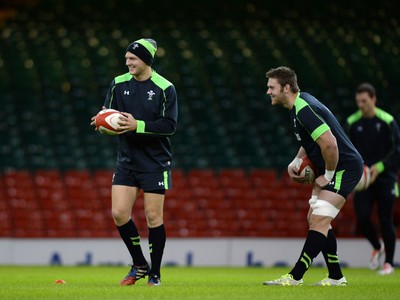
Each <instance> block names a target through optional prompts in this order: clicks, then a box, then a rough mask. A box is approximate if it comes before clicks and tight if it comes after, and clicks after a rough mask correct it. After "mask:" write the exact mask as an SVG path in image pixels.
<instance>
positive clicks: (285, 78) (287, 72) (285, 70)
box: [265, 66, 300, 93]
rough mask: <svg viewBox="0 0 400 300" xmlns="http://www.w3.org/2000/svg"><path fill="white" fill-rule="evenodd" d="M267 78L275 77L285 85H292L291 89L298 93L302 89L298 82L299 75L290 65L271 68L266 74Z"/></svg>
mask: <svg viewBox="0 0 400 300" xmlns="http://www.w3.org/2000/svg"><path fill="white" fill-rule="evenodd" d="M265 75H266V76H267V78H274V79H276V80H278V83H279V84H280V85H281V86H282V87H283V86H285V85H286V84H288V85H290V91H291V92H292V93H297V92H298V91H299V90H300V89H299V86H298V84H297V75H296V73H295V72H294V71H293V70H292V69H291V68H289V67H283V66H281V67H278V68H275V69H270V70H269V71H267V73H266V74H265Z"/></svg>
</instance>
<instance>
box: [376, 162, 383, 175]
mask: <svg viewBox="0 0 400 300" xmlns="http://www.w3.org/2000/svg"><path fill="white" fill-rule="evenodd" d="M376 169H377V170H378V172H379V174H380V173H382V172H383V171H385V165H384V164H383V162H381V161H380V162H377V163H376Z"/></svg>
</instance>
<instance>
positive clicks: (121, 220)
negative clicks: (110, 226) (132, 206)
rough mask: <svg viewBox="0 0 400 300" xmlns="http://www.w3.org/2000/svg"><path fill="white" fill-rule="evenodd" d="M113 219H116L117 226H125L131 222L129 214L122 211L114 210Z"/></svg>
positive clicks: (112, 211) (112, 212)
mask: <svg viewBox="0 0 400 300" xmlns="http://www.w3.org/2000/svg"><path fill="white" fill-rule="evenodd" d="M111 215H112V218H113V219H114V223H115V224H116V225H117V226H121V225H124V224H125V223H126V222H128V221H129V218H130V216H129V214H128V213H126V212H124V211H122V210H120V209H112V210H111Z"/></svg>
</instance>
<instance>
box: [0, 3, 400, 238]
mask: <svg viewBox="0 0 400 300" xmlns="http://www.w3.org/2000/svg"><path fill="white" fill-rule="evenodd" d="M131 2H132V1H126V0H122V1H100V0H98V1H94V0H89V1H84V2H82V1H77V0H69V1H56V3H54V1H50V0H42V1H40V0H36V1H5V2H4V4H3V5H2V6H0V103H1V109H0V120H1V122H0V135H1V139H0V237H109V236H115V234H116V232H115V230H114V228H113V224H112V219H111V215H110V189H109V188H110V181H111V172H112V168H113V164H114V159H115V146H116V144H115V142H116V141H115V138H113V137H109V136H102V135H100V134H98V133H96V132H94V130H93V128H92V127H91V126H89V123H90V118H91V117H92V116H93V115H94V114H96V113H97V111H98V110H100V108H101V106H102V103H103V99H104V97H105V93H106V91H107V88H108V85H109V83H110V82H111V80H112V78H113V77H114V76H116V75H119V74H122V73H124V72H126V68H125V66H124V59H123V55H124V50H125V47H126V46H127V45H128V44H129V42H130V41H132V40H133V39H136V38H139V37H142V36H151V37H153V38H155V39H156V40H157V41H158V44H159V50H158V52H157V57H156V60H155V66H154V68H155V69H156V70H157V71H158V72H159V73H161V74H162V75H165V76H166V77H167V78H168V79H170V80H171V81H172V82H173V83H174V84H175V86H176V89H177V92H178V97H179V125H178V129H177V132H176V134H175V135H174V136H173V137H172V138H171V139H172V143H173V147H174V162H173V164H174V170H175V171H174V173H173V176H174V179H173V186H174V188H173V189H172V190H171V191H169V193H168V196H167V202H166V213H165V218H166V220H167V224H168V231H169V234H170V236H176V237H187V236H259V237H268V236H304V231H305V230H306V221H305V215H306V211H307V208H308V207H307V199H308V197H309V195H308V194H309V187H304V186H299V185H295V184H293V183H291V182H290V181H289V180H288V178H286V175H285V172H284V171H285V168H286V165H287V163H288V162H289V161H291V159H292V157H293V155H294V154H295V153H296V150H297V145H296V144H295V140H294V138H293V136H292V133H291V132H290V129H289V127H288V124H287V112H286V111H284V110H282V109H280V108H276V107H272V106H271V105H270V100H269V99H268V97H266V95H265V90H266V88H265V84H266V80H265V72H266V70H267V69H269V68H271V67H276V66H278V65H289V66H291V67H293V68H294V69H295V70H296V71H297V73H298V76H299V82H300V87H301V89H302V90H305V91H309V92H311V93H313V94H315V95H316V96H317V97H319V98H320V99H321V100H322V101H323V102H325V103H326V104H327V106H328V107H329V108H330V109H331V110H332V111H333V112H334V113H335V115H336V116H337V117H338V119H339V120H340V121H341V122H344V118H345V117H346V116H347V115H349V114H350V113H351V112H353V111H354V110H355V104H354V100H353V91H354V88H355V86H356V85H357V84H358V83H359V82H361V81H370V82H372V83H373V84H374V85H375V86H376V87H377V90H378V94H379V101H380V105H381V106H382V107H383V108H384V109H386V110H388V111H390V112H392V113H393V115H395V116H396V118H398V117H399V116H400V102H399V101H398V99H399V98H400V92H399V89H398V86H399V84H400V82H399V81H400V80H399V76H398V71H397V70H398V67H397V65H398V64H399V62H400V61H399V51H400V48H399V44H398V42H396V41H398V40H399V32H400V20H399V18H398V16H397V15H396V14H395V11H396V10H395V9H394V8H395V3H392V2H389V1H380V5H381V7H376V5H374V6H369V5H368V4H369V1H364V2H362V3H354V4H351V5H350V4H349V3H347V5H345V6H343V5H341V4H340V3H339V2H336V3H329V4H327V5H326V9H325V10H320V9H318V8H316V7H313V6H312V5H311V4H305V3H298V2H293V4H292V5H291V6H290V7H289V8H287V9H286V10H285V12H284V13H283V14H279V16H278V15H275V14H276V11H277V10H280V9H281V7H280V6H279V4H278V3H269V2H268V1H217V2H215V1H210V0H206V1H200V2H191V1H180V2H179V5H176V6H173V7H171V6H170V5H169V4H168V1H150V2H149V1H144V0H138V1H134V3H135V4H134V10H135V15H136V16H145V18H139V19H138V18H133V19H132V16H131V12H130V10H127V9H126V5H127V4H129V5H132V3H131ZM3 11H4V13H2V12H3ZM398 120H399V121H400V119H399V118H398ZM349 202H350V203H348V204H347V205H346V206H345V208H344V210H343V212H342V213H341V215H340V216H339V217H338V219H337V220H336V221H335V222H336V223H337V224H336V229H337V235H338V236H341V237H350V236H355V235H357V228H356V224H355V221H354V215H353V213H352V204H351V197H350V199H349ZM142 205H143V203H142V201H140V200H139V201H138V203H137V207H136V209H138V210H140V209H142V208H143V207H142ZM398 210H399V207H398V205H397V206H396V216H397V220H399V219H400V218H399V217H398V216H399V215H400V213H399V212H398ZM137 222H138V223H139V224H140V225H141V226H142V227H145V220H144V217H143V214H141V213H140V214H137ZM397 222H398V221H397Z"/></svg>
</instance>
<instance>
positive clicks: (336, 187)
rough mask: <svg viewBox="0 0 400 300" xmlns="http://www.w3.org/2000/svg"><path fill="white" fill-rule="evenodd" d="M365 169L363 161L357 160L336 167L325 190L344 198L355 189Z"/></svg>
mask: <svg viewBox="0 0 400 300" xmlns="http://www.w3.org/2000/svg"><path fill="white" fill-rule="evenodd" d="M363 170H364V164H363V163H362V161H355V162H351V163H348V164H346V165H345V166H341V167H340V168H338V169H336V172H335V175H334V176H333V179H332V180H331V182H329V183H328V184H327V185H326V186H325V187H324V188H323V190H326V191H331V192H334V193H337V194H339V195H342V196H343V197H344V198H347V196H348V195H349V194H350V193H351V192H352V191H353V190H354V188H355V187H356V185H357V184H358V182H359V181H360V179H361V176H362V173H363Z"/></svg>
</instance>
